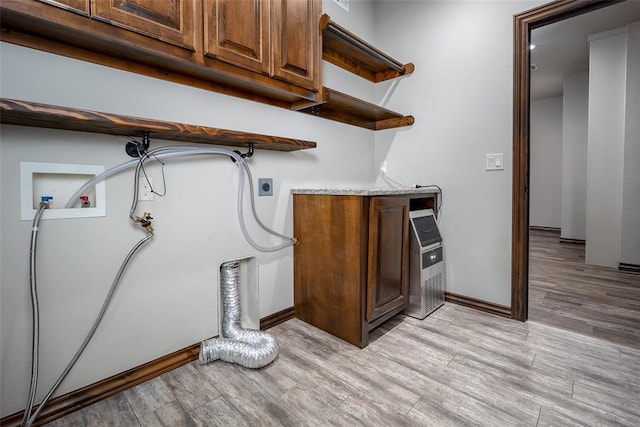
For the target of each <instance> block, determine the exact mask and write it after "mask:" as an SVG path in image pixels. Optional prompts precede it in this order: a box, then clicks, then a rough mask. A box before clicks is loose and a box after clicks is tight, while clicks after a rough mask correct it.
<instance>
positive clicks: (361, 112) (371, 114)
mask: <svg viewBox="0 0 640 427" xmlns="http://www.w3.org/2000/svg"><path fill="white" fill-rule="evenodd" d="M322 101H323V102H322V103H319V104H317V105H312V106H309V107H306V108H301V109H299V110H298V111H300V112H303V113H306V114H311V115H314V116H318V117H322V118H325V119H329V120H333V121H337V122H341V123H346V124H349V125H353V126H358V127H362V128H365V129H370V130H383V129H392V128H398V127H404V126H411V125H412V124H413V123H414V122H415V119H414V117H413V116H404V115H402V114H400V113H396V112H395V111H391V110H387V109H386V108H384V107H380V106H378V105H376V104H372V103H370V102H367V101H364V100H362V99H359V98H355V97H353V96H351V95H347V94H345V93H342V92H338V91H337V90H334V89H330V88H328V87H323V88H322Z"/></svg>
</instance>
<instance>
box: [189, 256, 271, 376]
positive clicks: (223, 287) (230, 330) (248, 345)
mask: <svg viewBox="0 0 640 427" xmlns="http://www.w3.org/2000/svg"><path fill="white" fill-rule="evenodd" d="M220 270H221V276H222V280H221V282H222V283H221V284H220V291H221V294H222V302H223V305H224V318H223V321H222V334H221V335H222V338H212V339H210V340H206V341H202V344H201V345H200V357H199V361H200V363H202V364H205V363H209V362H213V361H214V360H218V359H219V360H223V361H225V362H231V363H235V364H238V365H240V366H244V367H245V368H252V369H256V368H262V367H263V366H267V365H268V364H269V363H271V362H273V361H274V360H275V358H276V357H277V356H278V342H277V341H276V339H275V337H274V336H273V335H271V334H270V333H268V332H262V331H256V330H250V329H243V328H242V326H240V294H239V292H238V277H239V273H238V272H239V270H240V263H238V262H237V261H233V262H227V263H224V264H222V266H221V267H220Z"/></svg>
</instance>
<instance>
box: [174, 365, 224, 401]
mask: <svg viewBox="0 0 640 427" xmlns="http://www.w3.org/2000/svg"><path fill="white" fill-rule="evenodd" d="M162 380H163V381H164V383H165V384H166V385H167V387H168V388H169V390H171V392H172V393H173V395H174V396H175V397H176V400H177V401H178V402H180V404H181V405H182V407H183V408H184V409H185V410H186V411H191V410H193V409H196V408H198V407H200V406H202V405H204V404H205V403H208V402H211V401H212V400H213V399H215V398H217V397H218V396H220V393H219V392H218V390H216V389H215V387H211V383H209V382H208V381H207V380H206V379H205V377H204V376H203V375H202V374H201V373H200V372H199V371H198V370H197V368H196V367H195V365H194V364H192V363H190V364H188V365H184V366H181V367H180V368H178V369H174V370H173V371H170V372H167V374H166V375H163V376H162Z"/></svg>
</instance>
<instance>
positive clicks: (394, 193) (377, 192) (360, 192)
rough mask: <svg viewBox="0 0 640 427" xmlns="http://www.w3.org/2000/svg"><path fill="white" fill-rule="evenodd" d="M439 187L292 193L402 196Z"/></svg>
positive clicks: (295, 191)
mask: <svg viewBox="0 0 640 427" xmlns="http://www.w3.org/2000/svg"><path fill="white" fill-rule="evenodd" d="M439 192H440V191H438V189H436V188H434V187H425V188H292V189H291V194H318V195H327V196H401V195H405V194H436V193H439Z"/></svg>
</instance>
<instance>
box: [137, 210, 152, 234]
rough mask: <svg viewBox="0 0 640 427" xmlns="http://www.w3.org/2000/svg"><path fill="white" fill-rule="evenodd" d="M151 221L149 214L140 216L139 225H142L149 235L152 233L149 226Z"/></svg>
mask: <svg viewBox="0 0 640 427" xmlns="http://www.w3.org/2000/svg"><path fill="white" fill-rule="evenodd" d="M152 219H153V217H152V216H151V213H150V212H145V213H144V215H142V218H140V225H142V228H144V229H145V230H147V231H148V232H149V233H153V227H152V226H151V220H152Z"/></svg>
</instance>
